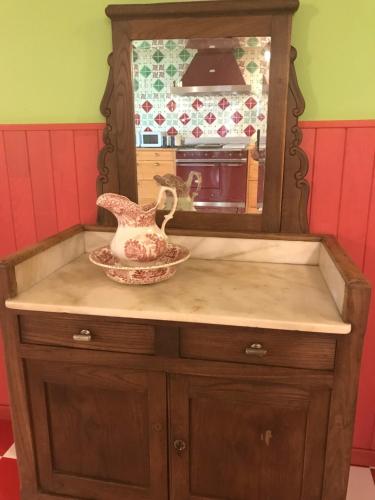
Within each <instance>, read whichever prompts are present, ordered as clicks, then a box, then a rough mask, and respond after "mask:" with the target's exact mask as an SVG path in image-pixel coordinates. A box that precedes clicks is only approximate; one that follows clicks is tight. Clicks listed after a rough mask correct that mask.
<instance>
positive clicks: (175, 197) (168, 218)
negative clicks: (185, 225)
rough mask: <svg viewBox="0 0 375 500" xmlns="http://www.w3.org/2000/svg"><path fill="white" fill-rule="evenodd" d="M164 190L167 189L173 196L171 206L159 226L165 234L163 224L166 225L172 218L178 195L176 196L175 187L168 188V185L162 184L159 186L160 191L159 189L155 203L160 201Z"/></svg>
mask: <svg viewBox="0 0 375 500" xmlns="http://www.w3.org/2000/svg"><path fill="white" fill-rule="evenodd" d="M166 191H169V192H170V193H172V196H173V206H172V209H171V211H170V212H169V213H168V214H167V215H165V216H164V220H163V224H162V225H161V228H160V229H161V231H162V232H163V233H164V234H165V226H166V225H167V222H168V221H170V220H171V219H173V216H174V213H175V211H176V208H177V203H178V196H177V192H176V189H175V188H170V187H168V186H162V187H161V188H160V191H159V196H158V201H157V205H159V203H160V202H161V198H162V196H163V194H164V193H165V192H166Z"/></svg>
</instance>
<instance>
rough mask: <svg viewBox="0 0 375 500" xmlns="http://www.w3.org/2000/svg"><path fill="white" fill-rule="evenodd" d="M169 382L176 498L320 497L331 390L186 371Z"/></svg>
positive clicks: (307, 499)
mask: <svg viewBox="0 0 375 500" xmlns="http://www.w3.org/2000/svg"><path fill="white" fill-rule="evenodd" d="M170 387H171V391H170V408H171V410H170V411H171V415H170V454H171V455H170V469H171V498H172V499H173V500H180V499H184V500H185V499H191V500H218V499H225V500H249V499H251V500H276V499H277V500H301V499H303V500H316V499H317V498H319V497H320V492H321V485H322V478H323V465H324V451H325V432H326V431H325V430H326V428H327V420H328V409H329V398H330V392H329V391H328V390H322V391H318V392H314V393H311V394H310V393H309V391H308V390H303V389H300V388H297V387H286V386H282V385H276V384H275V385H259V384H252V383H246V382H235V381H230V380H225V379H221V380H220V379H212V378H203V377H202V378H200V377H183V376H173V377H172V378H171V383H170ZM317 424H319V425H321V426H322V427H320V428H319V427H318V428H316V425H317ZM176 439H177V440H182V441H183V442H185V443H186V449H185V450H182V451H178V450H176V449H175V447H174V443H175V440H176ZM307 455H311V458H309V461H308V462H307V461H306V460H305V457H306V456H307Z"/></svg>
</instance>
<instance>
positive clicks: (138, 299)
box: [6, 254, 351, 334]
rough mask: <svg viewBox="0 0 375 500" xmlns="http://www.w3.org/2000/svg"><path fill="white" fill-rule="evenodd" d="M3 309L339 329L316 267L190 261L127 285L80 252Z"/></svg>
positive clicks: (343, 330) (341, 329) (344, 330)
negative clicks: (147, 281)
mask: <svg viewBox="0 0 375 500" xmlns="http://www.w3.org/2000/svg"><path fill="white" fill-rule="evenodd" d="M6 305H7V307H8V308H12V309H20V310H28V311H44V312H58V313H73V314H90V315H99V316H113V317H126V318H137V319H138V318H140V319H153V320H166V321H178V322H195V323H207V324H221V325H232V326H247V327H258V328H272V329H286V330H297V331H309V332H325V333H337V334H345V333H349V332H350V329H351V326H350V325H349V324H347V323H344V322H343V321H342V319H341V317H340V314H339V311H338V309H337V306H336V304H335V302H334V300H333V298H332V295H331V293H330V291H329V289H328V287H327V285H326V282H325V280H324V278H323V275H322V273H321V271H320V268H319V266H316V265H296V264H280V263H259V262H234V261H224V260H201V259H191V260H189V261H187V262H185V263H184V264H182V265H181V266H180V268H179V269H178V271H177V273H176V275H175V276H174V277H172V278H171V279H170V280H168V281H166V282H163V283H158V284H156V285H147V286H126V285H120V284H117V283H114V282H113V281H111V280H109V279H108V278H107V277H106V276H105V275H104V272H103V271H102V270H101V269H99V268H97V267H95V266H94V265H92V264H91V263H90V262H89V259H88V255H87V254H83V255H81V256H80V257H78V258H76V259H75V260H72V261H71V262H70V263H68V264H66V265H64V266H63V267H61V268H60V269H58V270H57V271H55V272H53V273H52V274H50V275H49V276H47V277H46V278H44V279H42V280H41V281H39V283H36V284H34V285H33V286H32V287H31V288H28V289H27V290H25V291H23V292H21V293H20V294H18V295H17V296H16V297H14V298H12V299H8V300H7V301H6Z"/></svg>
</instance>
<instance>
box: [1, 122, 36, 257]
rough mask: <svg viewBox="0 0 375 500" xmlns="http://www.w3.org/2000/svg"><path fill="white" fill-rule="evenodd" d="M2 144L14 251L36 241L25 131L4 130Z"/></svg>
mask: <svg viewBox="0 0 375 500" xmlns="http://www.w3.org/2000/svg"><path fill="white" fill-rule="evenodd" d="M4 144H5V158H6V164H7V167H8V179H9V189H10V198H11V203H12V214H13V224H14V226H13V229H14V234H15V238H16V245H17V248H23V247H25V246H27V245H31V244H32V243H35V242H36V240H37V235H36V228H35V214H34V200H33V193H32V188H31V178H30V165H29V153H28V149H27V142H26V133H25V131H23V130H8V131H4Z"/></svg>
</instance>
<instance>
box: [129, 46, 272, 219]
mask: <svg viewBox="0 0 375 500" xmlns="http://www.w3.org/2000/svg"><path fill="white" fill-rule="evenodd" d="M270 60H271V37H270V36H258V37H221V38H191V39H182V38H181V39H158V40H155V39H154V40H133V41H132V78H133V97H134V111H135V129H136V130H135V132H136V133H135V136H136V147H137V150H136V158H137V182H138V202H139V203H141V204H146V203H149V202H152V201H154V200H155V199H156V198H157V193H158V191H159V188H160V186H161V185H163V186H170V187H175V188H176V190H177V194H178V210H180V211H189V212H206V213H212V212H214V213H231V214H244V213H251V214H258V213H261V212H262V210H263V192H264V178H265V160H266V138H267V116H268V89H269V74H270ZM171 204H172V199H171V198H168V197H167V198H166V200H165V202H164V203H163V205H162V206H161V207H160V208H162V209H166V210H169V209H170V208H171Z"/></svg>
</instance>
